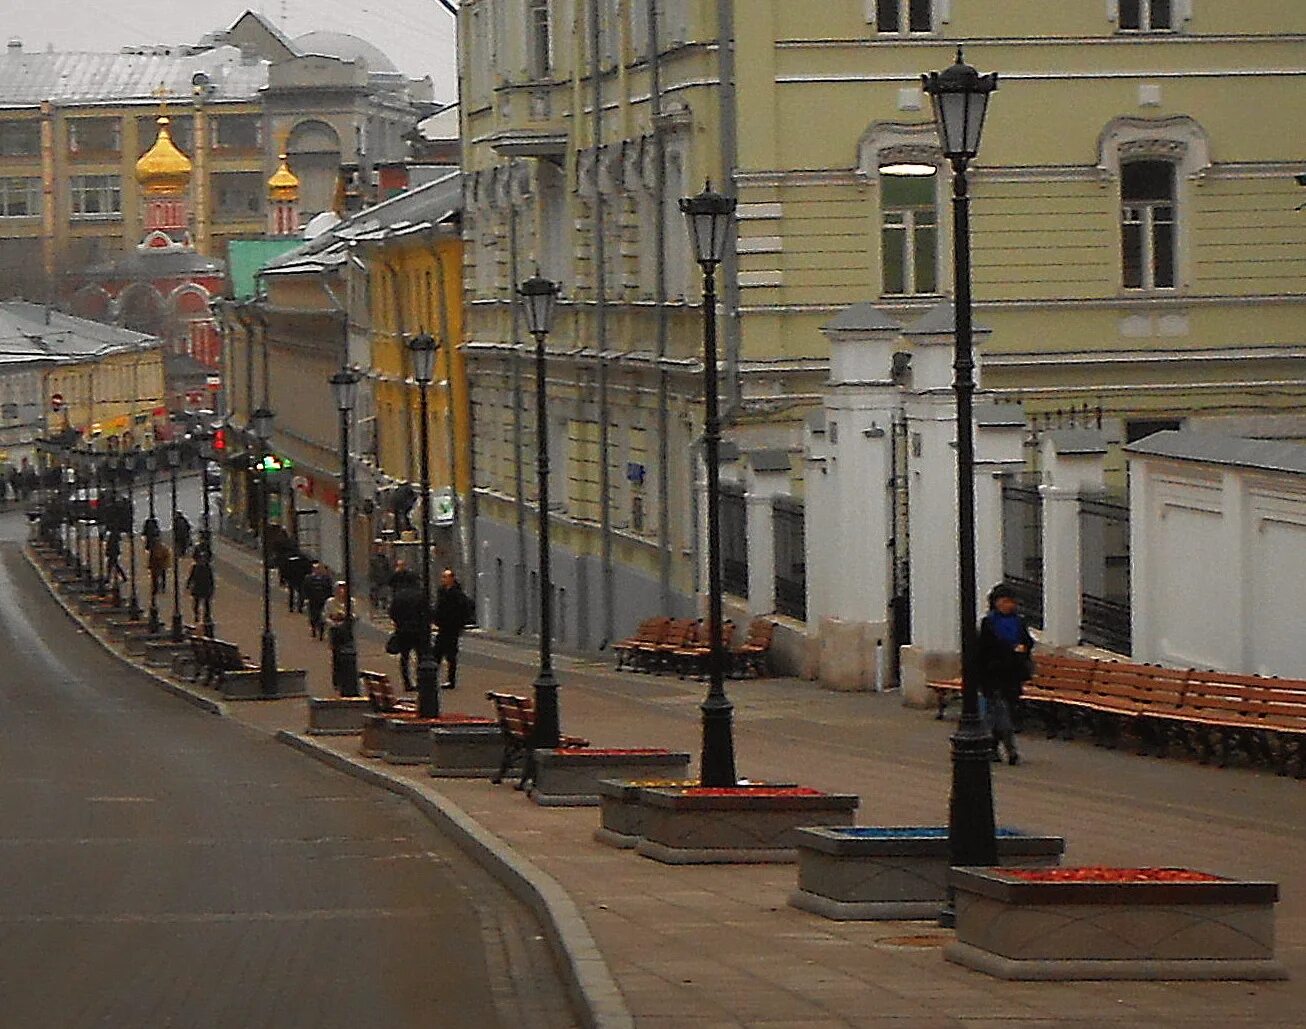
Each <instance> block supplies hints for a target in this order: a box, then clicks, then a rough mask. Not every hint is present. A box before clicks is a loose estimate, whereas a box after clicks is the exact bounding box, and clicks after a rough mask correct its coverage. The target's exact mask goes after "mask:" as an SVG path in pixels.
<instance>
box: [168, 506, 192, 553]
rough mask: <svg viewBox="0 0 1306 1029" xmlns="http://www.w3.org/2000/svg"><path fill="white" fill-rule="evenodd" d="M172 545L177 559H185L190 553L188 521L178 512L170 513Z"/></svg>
mask: <svg viewBox="0 0 1306 1029" xmlns="http://www.w3.org/2000/svg"><path fill="white" fill-rule="evenodd" d="M172 543H173V546H175V547H176V548H177V556H178V557H185V556H186V555H187V554H189V553H190V545H191V528H190V519H189V518H187V517H186V516H185V515H184V514H182V513H181V512H180V511H173V512H172Z"/></svg>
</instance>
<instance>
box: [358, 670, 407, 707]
mask: <svg viewBox="0 0 1306 1029" xmlns="http://www.w3.org/2000/svg"><path fill="white" fill-rule="evenodd" d="M358 682H359V685H361V686H362V687H363V688H364V689H366V690H367V699H368V701H369V702H370V703H371V705H372V710H373V711H376V712H377V713H378V714H395V715H403V714H411V715H416V714H417V703H416V701H412V700H401V699H400V697H399V695H398V694H397V693H395V689H394V684H393V683H391V681H390V676H388V675H386V674H385V672H369V671H360V672H359V673H358Z"/></svg>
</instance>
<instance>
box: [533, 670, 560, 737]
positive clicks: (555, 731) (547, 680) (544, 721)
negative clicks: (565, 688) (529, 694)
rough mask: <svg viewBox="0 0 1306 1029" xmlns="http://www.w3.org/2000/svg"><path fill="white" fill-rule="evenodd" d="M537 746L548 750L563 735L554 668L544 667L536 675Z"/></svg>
mask: <svg viewBox="0 0 1306 1029" xmlns="http://www.w3.org/2000/svg"><path fill="white" fill-rule="evenodd" d="M534 690H535V746H537V747H539V748H541V749H543V750H548V749H549V748H551V747H556V746H557V745H558V740H559V738H560V737H561V735H562V730H561V727H560V724H559V721H560V720H559V715H558V680H557V679H555V678H554V677H553V669H551V668H542V669H540V673H539V674H538V675H537V676H536V677H535V684H534Z"/></svg>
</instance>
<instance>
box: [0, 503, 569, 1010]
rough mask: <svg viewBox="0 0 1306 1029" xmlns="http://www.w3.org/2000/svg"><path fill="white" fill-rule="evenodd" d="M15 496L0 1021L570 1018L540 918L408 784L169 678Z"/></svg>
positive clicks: (5, 554) (0, 700)
mask: <svg viewBox="0 0 1306 1029" xmlns="http://www.w3.org/2000/svg"><path fill="white" fill-rule="evenodd" d="M24 532H25V523H24V522H23V520H22V516H21V514H17V513H11V514H7V515H4V516H0V533H2V534H3V536H4V537H7V539H8V542H4V543H3V544H0V654H3V655H5V662H4V666H3V668H0V773H2V774H0V813H2V814H0V883H3V889H0V1026H2V1027H5V1029H8V1027H58V1029H62V1027H81V1026H109V1027H120V1026H121V1027H132V1029H143V1027H157V1026H197V1027H198V1026H204V1027H241V1029H244V1027H258V1026H268V1027H274V1026H275V1027H278V1029H285V1027H296V1026H312V1027H332V1026H341V1027H349V1029H361V1027H370V1026H384V1027H387V1029H390V1027H403V1026H437V1027H440V1029H445V1027H449V1029H457V1027H464V1026H465V1027H469V1029H470V1027H475V1029H489V1027H494V1026H500V1025H502V1026H508V1025H511V1026H514V1027H516V1026H524V1027H529V1026H541V1027H550V1029H551V1027H555V1026H566V1025H571V1024H573V1020H572V1016H571V1014H570V1013H569V1011H568V1008H567V1004H566V1001H565V999H564V993H563V989H562V987H561V985H560V981H559V979H558V977H557V975H556V971H555V969H554V967H553V964H552V961H551V959H550V957H549V953H548V950H547V946H546V944H545V943H544V941H543V939H542V934H541V932H540V929H539V927H538V925H537V924H536V923H535V921H534V920H533V918H532V917H531V916H530V915H529V913H528V912H526V911H525V910H524V909H522V908H521V907H520V906H519V905H517V904H516V902H515V901H513V900H512V899H511V898H510V897H509V896H508V895H507V894H506V892H504V891H503V890H502V889H501V888H500V887H498V886H497V884H495V883H494V882H493V880H491V879H490V878H489V877H488V876H487V875H486V874H485V873H484V872H482V871H481V870H480V869H479V868H478V867H477V866H475V865H474V864H472V863H471V862H470V861H469V860H468V859H467V858H465V857H464V856H463V855H462V854H461V853H460V852H459V851H458V850H457V849H456V848H455V847H454V846H453V844H452V843H450V842H449V841H448V840H446V839H444V838H443V837H442V836H441V835H440V834H439V833H438V832H437V831H436V830H435V829H434V828H433V827H432V826H431V825H430V824H429V823H428V822H426V821H425V820H424V819H422V818H421V817H420V816H419V815H417V814H416V813H415V812H413V811H412V810H411V809H410V808H409V807H408V806H407V805H406V803H405V802H404V801H402V800H400V799H398V798H396V797H392V796H391V795H389V794H386V793H383V792H381V791H378V790H376V789H374V788H371V787H367V786H364V785H362V784H360V783H357V782H355V781H354V780H352V779H350V778H348V777H346V776H344V775H342V774H340V773H337V772H334V771H332V770H330V769H328V768H325V767H323V766H321V765H318V764H317V763H316V762H312V761H308V760H305V759H304V758H303V757H302V756H299V755H297V754H295V753H294V752H292V751H290V750H289V749H287V748H286V747H284V746H282V745H280V744H278V743H276V742H275V741H273V740H272V739H270V738H267V737H264V736H261V735H259V734H256V733H254V732H252V731H250V730H247V729H242V728H241V727H239V726H237V725H235V724H234V723H231V722H227V721H223V720H220V719H218V718H216V717H214V716H212V715H208V714H205V713H203V712H201V711H199V710H197V709H195V708H193V707H191V706H189V705H187V704H185V703H182V702H181V701H179V700H177V699H176V698H173V697H171V696H168V695H167V694H165V693H163V692H161V691H159V690H158V689H157V688H156V687H154V686H152V685H151V684H150V683H149V682H148V681H147V680H145V679H144V678H143V677H141V676H140V675H138V673H136V672H134V671H133V670H131V669H130V668H128V667H127V666H125V665H123V664H122V663H120V662H119V661H117V660H116V659H115V658H113V657H112V656H110V655H108V654H106V653H105V652H104V651H103V650H102V649H101V648H100V647H99V645H98V644H96V643H95V642H94V641H92V640H91V639H89V638H88V637H87V636H86V635H85V634H84V633H82V632H81V631H80V630H79V629H78V628H76V626H75V625H74V623H72V622H71V621H70V620H69V619H68V618H67V617H66V616H65V615H64V614H63V612H62V611H61V610H60V609H58V608H57V607H56V606H55V604H54V603H53V601H52V600H51V599H50V598H49V597H48V595H47V594H46V593H45V591H44V588H43V587H42V585H41V583H40V581H39V580H38V579H37V577H36V576H35V574H34V573H33V571H32V570H31V569H30V568H29V567H28V566H27V564H26V562H25V560H24V558H23V556H22V554H21V553H20V552H19V550H18V546H17V545H16V544H15V543H14V542H13V540H15V539H16V538H18V537H20V536H21V535H22V534H23V533H24Z"/></svg>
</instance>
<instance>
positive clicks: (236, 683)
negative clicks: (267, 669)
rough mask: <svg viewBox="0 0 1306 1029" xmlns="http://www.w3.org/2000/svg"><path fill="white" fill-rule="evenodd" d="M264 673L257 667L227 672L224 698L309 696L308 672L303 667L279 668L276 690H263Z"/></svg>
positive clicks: (247, 698) (276, 698) (224, 683)
mask: <svg viewBox="0 0 1306 1029" xmlns="http://www.w3.org/2000/svg"><path fill="white" fill-rule="evenodd" d="M262 679H263V677H262V673H260V672H259V670H258V669H257V668H250V669H247V670H241V671H238V672H227V673H226V674H225V675H224V676H223V677H222V685H221V687H220V688H221V690H222V699H223V700H285V699H287V698H290V697H307V696H308V672H307V671H305V670H304V669H303V668H278V669H277V683H276V692H275V693H273V694H271V695H268V694H265V693H264V692H263V681H262Z"/></svg>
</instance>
